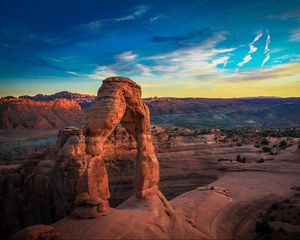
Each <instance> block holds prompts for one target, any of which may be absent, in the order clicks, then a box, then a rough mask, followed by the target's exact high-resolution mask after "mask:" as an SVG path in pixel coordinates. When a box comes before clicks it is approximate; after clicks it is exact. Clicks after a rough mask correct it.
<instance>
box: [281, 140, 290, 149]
mask: <svg viewBox="0 0 300 240" xmlns="http://www.w3.org/2000/svg"><path fill="white" fill-rule="evenodd" d="M278 146H279V147H280V148H281V149H285V148H287V147H288V146H289V144H288V143H287V141H285V140H282V141H280V143H279V145H278Z"/></svg>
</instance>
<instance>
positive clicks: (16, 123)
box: [0, 98, 84, 130]
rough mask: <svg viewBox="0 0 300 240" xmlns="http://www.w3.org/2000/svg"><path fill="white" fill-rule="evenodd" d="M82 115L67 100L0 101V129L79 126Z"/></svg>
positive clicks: (77, 108) (74, 104) (79, 109)
mask: <svg viewBox="0 0 300 240" xmlns="http://www.w3.org/2000/svg"><path fill="white" fill-rule="evenodd" d="M83 120H84V113H83V112H82V111H81V107H80V105H79V104H78V103H77V102H75V101H73V100H68V99H55V100H53V101H48V102H37V101H32V100H29V99H18V98H12V99H4V98H2V99H0V129H18V130H21V129H44V128H61V127H64V126H70V125H77V126H80V125H81V123H82V122H83Z"/></svg>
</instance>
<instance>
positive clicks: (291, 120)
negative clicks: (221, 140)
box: [0, 91, 300, 129]
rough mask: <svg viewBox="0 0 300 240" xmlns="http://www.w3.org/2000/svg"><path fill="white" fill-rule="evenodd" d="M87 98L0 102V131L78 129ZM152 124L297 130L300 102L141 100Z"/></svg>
mask: <svg viewBox="0 0 300 240" xmlns="http://www.w3.org/2000/svg"><path fill="white" fill-rule="evenodd" d="M94 99H95V96H93V95H89V94H79V93H71V92H68V91H63V92H58V93H55V94H51V95H44V94H37V95H35V96H28V95H24V96H20V97H19V98H15V97H11V96H7V97H4V98H1V99H0V128H1V129H7V128H9V129H15V128H17V129H24V128H33V129H34V128H53V127H54V128H55V127H62V126H66V125H77V126H78V125H80V124H83V122H84V112H85V110H86V109H88V108H89V106H90V105H91V104H92V102H93V101H94ZM144 101H145V103H146V104H147V105H148V107H149V109H150V112H151V121H152V123H153V124H156V125H161V126H163V127H184V128H186V127H190V128H197V129H207V128H235V127H253V128H289V127H298V126H300V97H299V98H296V97H294V98H278V97H257V98H252V97H251V98H231V99H223V98H172V97H163V98H157V97H155V98H145V99H144Z"/></svg>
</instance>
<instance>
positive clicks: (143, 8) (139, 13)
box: [115, 5, 149, 22]
mask: <svg viewBox="0 0 300 240" xmlns="http://www.w3.org/2000/svg"><path fill="white" fill-rule="evenodd" d="M148 10H149V6H147V5H140V6H137V7H136V8H135V9H134V12H133V13H131V14H129V15H127V16H124V17H120V18H116V19H115V20H116V21H117V22H120V21H129V20H134V19H136V18H138V17H141V16H143V15H144V14H145V13H146V12H147V11H148Z"/></svg>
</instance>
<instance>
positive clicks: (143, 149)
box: [74, 77, 159, 218]
mask: <svg viewBox="0 0 300 240" xmlns="http://www.w3.org/2000/svg"><path fill="white" fill-rule="evenodd" d="M119 123H121V124H122V125H123V126H124V127H125V128H126V129H127V130H128V131H129V132H130V133H131V134H132V135H133V136H134V138H135V139H136V142H137V162H136V195H137V196H138V197H140V198H146V197H147V195H151V194H153V193H157V192H158V191H159V190H158V187H157V184H158V182H159V164H158V161H157V158H156V155H155V152H154V147H153V144H152V140H151V130H150V115H149V110H148V108H147V106H146V105H145V104H144V102H143V100H142V98H141V87H140V86H139V85H137V84H136V83H135V82H133V81H132V80H130V79H128V78H123V77H114V78H108V79H106V80H104V81H103V85H102V86H101V87H100V89H99V91H98V95H97V98H96V101H95V102H94V104H93V105H92V106H91V108H90V109H89V111H88V112H87V123H86V125H85V127H84V134H85V144H86V146H85V147H86V149H85V150H86V154H87V156H86V158H87V159H86V162H85V164H84V169H83V171H82V172H81V173H80V178H79V183H78V193H77V197H76V206H77V208H76V209H75V211H74V215H76V216H79V217H81V218H90V217H97V216H98V215H105V214H107V213H109V211H110V208H109V204H108V198H109V197H110V193H109V189H108V176H107V172H106V168H105V164H104V160H103V146H104V143H105V141H106V139H107V137H108V136H109V135H110V134H111V133H112V131H113V130H114V129H115V127H116V126H117V125H118V124H119Z"/></svg>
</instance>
